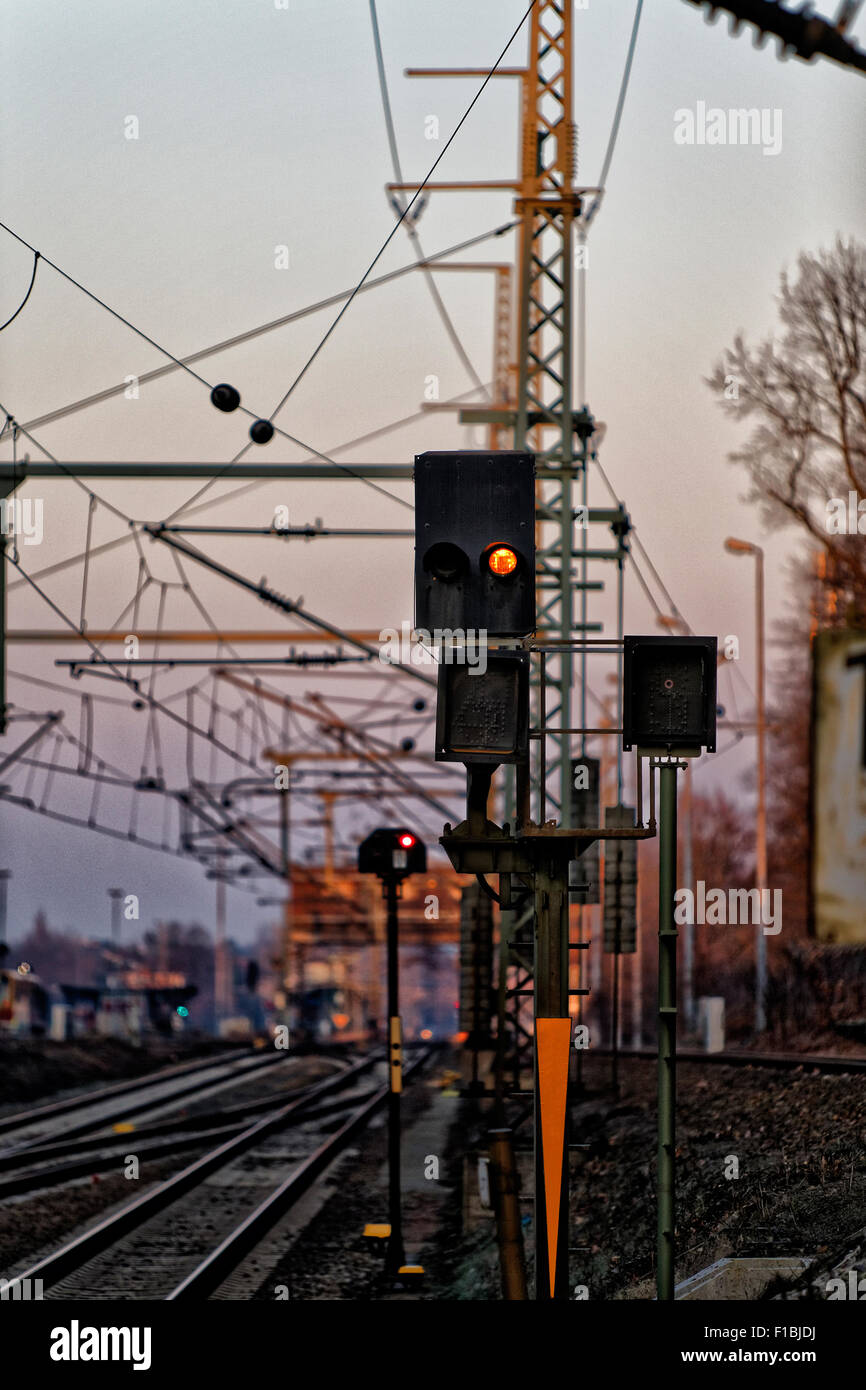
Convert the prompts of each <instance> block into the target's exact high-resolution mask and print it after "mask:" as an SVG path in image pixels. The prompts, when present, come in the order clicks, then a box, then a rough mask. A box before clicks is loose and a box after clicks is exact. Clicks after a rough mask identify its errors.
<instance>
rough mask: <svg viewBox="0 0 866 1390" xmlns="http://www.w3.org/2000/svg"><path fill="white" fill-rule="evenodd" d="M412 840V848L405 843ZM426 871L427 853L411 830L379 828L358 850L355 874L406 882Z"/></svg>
mask: <svg viewBox="0 0 866 1390" xmlns="http://www.w3.org/2000/svg"><path fill="white" fill-rule="evenodd" d="M408 840H411V844H407V843H405V842H406V841H408ZM426 870H427V849H426V846H425V845H424V844H423V843H422V842H421V840H419V839H418V836H417V835H416V834H415V831H414V830H407V829H405V828H398V829H396V830H391V829H387V828H385V827H380V829H378V830H374V831H373V832H372V834H370V835H368V836H367V838H366V840H364V841H363V842H362V843H361V845H360V846H359V847H358V872H359V873H362V874H378V875H379V877H380V878H408V877H409V875H410V874H423V873H426Z"/></svg>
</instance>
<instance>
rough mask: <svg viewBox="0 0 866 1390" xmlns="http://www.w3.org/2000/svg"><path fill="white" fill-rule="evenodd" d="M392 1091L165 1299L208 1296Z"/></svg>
mask: <svg viewBox="0 0 866 1390" xmlns="http://www.w3.org/2000/svg"><path fill="white" fill-rule="evenodd" d="M432 1052H433V1049H432V1048H431V1049H430V1050H429V1051H427V1052H425V1053H424V1055H423V1056H421V1057H418V1058H417V1059H416V1060H415V1061H414V1062H412V1063H411V1064H410V1065H409V1066H408V1067H405V1068H404V1070H403V1077H404V1079H405V1078H407V1077H408V1076H411V1075H412V1074H413V1072H415V1071H417V1070H418V1069H419V1068H420V1067H422V1066H423V1065H424V1063H425V1062H426V1061H427V1060H428V1058H429V1057H430V1056H431V1054H432ZM389 1094H390V1087H389V1086H387V1085H385V1086H382V1087H380V1089H379V1090H378V1091H376V1092H374V1094H373V1095H372V1096H371V1098H370V1099H369V1100H368V1101H366V1102H365V1103H364V1104H363V1105H361V1106H359V1108H358V1109H357V1110H356V1111H355V1113H354V1115H351V1116H350V1117H349V1119H348V1120H347V1121H346V1123H345V1124H344V1125H341V1127H340V1128H339V1129H338V1130H337V1131H336V1133H335V1134H332V1135H331V1137H330V1138H329V1139H326V1140H325V1141H324V1143H322V1144H320V1145H319V1147H318V1148H317V1149H316V1151H315V1153H312V1154H310V1156H309V1158H305V1159H304V1160H303V1162H302V1163H300V1164H299V1165H298V1167H297V1168H296V1169H295V1171H294V1172H293V1173H291V1174H290V1175H289V1177H287V1178H286V1179H285V1180H284V1181H283V1182H281V1183H280V1185H279V1187H278V1188H276V1190H275V1191H274V1192H272V1193H271V1195H270V1196H269V1197H266V1198H265V1200H264V1201H263V1202H261V1203H260V1204H259V1206H258V1207H256V1209H255V1211H253V1212H251V1213H250V1215H249V1216H247V1217H245V1219H244V1220H243V1221H242V1222H241V1223H240V1224H239V1225H238V1226H236V1227H235V1229H234V1230H233V1231H231V1232H230V1234H229V1235H227V1236H226V1237H225V1238H224V1239H223V1240H222V1241H221V1242H220V1244H219V1245H218V1246H217V1247H216V1249H214V1250H212V1251H211V1252H210V1254H208V1255H207V1256H206V1257H205V1258H204V1259H203V1260H202V1262H201V1263H200V1264H199V1265H198V1266H197V1267H196V1268H195V1269H194V1270H192V1271H191V1273H190V1274H188V1275H187V1276H186V1278H185V1279H184V1280H183V1281H182V1282H181V1283H180V1284H178V1285H177V1287H176V1288H175V1289H173V1290H172V1292H171V1293H170V1294H168V1295H167V1296H166V1302H177V1301H178V1300H180V1299H184V1298H191V1297H197V1298H207V1297H208V1295H209V1294H211V1293H213V1291H214V1289H216V1288H218V1287H219V1285H220V1284H222V1283H223V1282H224V1281H225V1279H226V1278H228V1276H229V1275H230V1274H231V1273H232V1272H233V1271H234V1270H235V1269H237V1267H238V1265H239V1264H241V1263H242V1261H243V1260H244V1259H245V1258H246V1256H247V1255H248V1254H249V1253H250V1251H251V1250H254V1249H255V1247H256V1246H257V1245H258V1244H259V1243H260V1242H261V1240H262V1239H263V1237H264V1236H265V1235H267V1233H268V1231H270V1230H271V1229H272V1228H273V1226H274V1225H275V1224H276V1223H277V1222H278V1221H279V1220H281V1219H282V1217H283V1216H285V1214H286V1212H288V1211H290V1210H291V1208H292V1207H293V1206H294V1204H295V1202H297V1201H298V1199H299V1198H300V1197H301V1196H302V1195H303V1194H304V1193H305V1192H306V1190H307V1188H308V1187H310V1185H311V1184H312V1183H313V1182H314V1181H315V1179H316V1178H317V1177H319V1175H320V1174H321V1173H322V1172H323V1171H324V1170H325V1169H326V1168H327V1167H328V1166H329V1165H330V1164H331V1163H332V1162H333V1160H334V1159H335V1158H336V1157H337V1155H338V1154H339V1153H340V1152H341V1150H342V1149H344V1148H345V1147H346V1145H347V1144H348V1143H349V1142H350V1141H351V1140H352V1139H353V1138H354V1137H355V1135H356V1134H357V1133H358V1131H359V1130H361V1129H363V1128H364V1126H365V1125H366V1124H368V1122H369V1121H370V1120H371V1119H372V1117H373V1115H374V1114H375V1113H376V1111H377V1110H378V1109H379V1107H380V1106H381V1105H383V1104H384V1103H385V1101H386V1100H387V1098H388V1095H389Z"/></svg>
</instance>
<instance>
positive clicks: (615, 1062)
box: [610, 933, 622, 1096]
mask: <svg viewBox="0 0 866 1390" xmlns="http://www.w3.org/2000/svg"><path fill="white" fill-rule="evenodd" d="M618 934H619V933H617V935H618ZM617 947H619V942H618V941H617ZM621 960H622V957H621V955H620V953H619V950H618V949H617V951H616V952H615V953H614V957H613V1010H612V1012H613V1019H612V1023H611V1027H612V1030H613V1031H612V1038H611V1051H610V1084H611V1089H612V1090H613V1093H614V1095H615V1096H618V1095H619V963H620V961H621Z"/></svg>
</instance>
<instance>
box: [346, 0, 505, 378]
mask: <svg viewBox="0 0 866 1390" xmlns="http://www.w3.org/2000/svg"><path fill="white" fill-rule="evenodd" d="M370 20H371V22H372V26H373V46H374V48H375V50H376V70H377V72H378V74H379V92H380V95H381V97H382V111H383V114H384V117H385V129H386V131H387V133H388V145H389V147H390V150H391V166H392V170H393V174H394V182H395V183H402V182H403V170H402V167H401V165H400V155H399V152H398V150H397V132H396V130H395V129H394V117H393V115H392V114H391V98H390V96H389V95H388V78H387V76H386V74H385V59H384V56H383V54H382V39H381V36H380V34H379V17H378V15H377V13H376V0H370ZM404 202H405V197H404V196H403V195H402V194H401V196H400V197H399V199H397V206H398V208H400V209H401V210H402V206H403V203H404ZM406 227H407V230H408V232H409V236H410V238H411V241H412V249H413V251H414V252H415V256H416V259H417V261H418V264H419V266H421V268H422V269H423V270H424V279H425V280H426V281H427V286H428V288H429V290H430V294H431V295H432V298H433V303H434V304H435V306H436V309H437V311H438V313H439V317H440V318H441V320H442V323H443V325H444V327H445V331H446V333H447V334H448V337H449V338H450V339H451V343H452V345H453V347H454V350H455V351H456V353H457V356H458V357H459V358H460V361H461V362H462V363H463V366H464V367H465V369H466V371H467V373H468V374H469V376H470V377H471V378H472V380H473V381H474V382H475V385H476V387H477V388H478V389H479V390H480V391H483V392H484V394H485V396H486V397H487V399H488V400H490V399H491V397H490V392H489V391H488V389H487V387H486V386H485V385H484V382H483V381H482V380H481V377H480V376H479V374H478V372H477V371H476V370H475V367H474V366H473V364H472V361H471V359H470V357H469V354H468V353H467V351H466V349H465V348H464V346H463V344H462V342H461V341H460V336H459V334H458V332H457V329H456V328H455V327H454V322H453V320H452V318H451V315H450V314H449V313H448V310H447V309H446V307H445V303H444V300H443V299H442V295H441V294H440V293H439V286H438V285H437V284H436V281H435V279H434V276H433V272H432V270H430V269H429V268H428V267H427V266H426V265H425V264H424V262H425V261H426V259H427V258H426V256H425V255H424V249H423V247H422V245H421V239H420V237H419V236H418V231H417V228H416V226H415V222H414V221H413V220H412V219H411V218H410V219H409V221H408V222H407V224H406Z"/></svg>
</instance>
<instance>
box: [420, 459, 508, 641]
mask: <svg viewBox="0 0 866 1390" xmlns="http://www.w3.org/2000/svg"><path fill="white" fill-rule="evenodd" d="M415 626H416V628H418V629H421V630H423V631H425V632H430V633H434V632H437V631H439V632H455V631H457V632H460V631H462V632H464V633H466V632H479V631H480V632H487V633H489V634H491V635H494V636H498V637H525V636H526V635H527V634H528V633H530V632H534V630H535V456H534V455H533V454H526V453H509V452H507V451H504V450H503V451H501V452H492V451H490V450H487V449H484V450H471V449H458V450H454V451H447V452H445V451H443V452H433V453H426V454H419V455H418V456H417V457H416V459H415Z"/></svg>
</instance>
